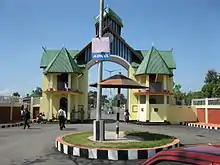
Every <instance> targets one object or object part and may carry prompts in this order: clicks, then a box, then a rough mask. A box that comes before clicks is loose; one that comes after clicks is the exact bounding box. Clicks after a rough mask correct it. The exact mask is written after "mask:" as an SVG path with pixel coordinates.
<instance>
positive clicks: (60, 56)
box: [44, 48, 82, 74]
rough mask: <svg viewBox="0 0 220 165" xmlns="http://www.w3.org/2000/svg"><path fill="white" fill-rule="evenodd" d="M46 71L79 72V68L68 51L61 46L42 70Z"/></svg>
mask: <svg viewBox="0 0 220 165" xmlns="http://www.w3.org/2000/svg"><path fill="white" fill-rule="evenodd" d="M46 73H78V74H81V73H82V72H81V70H80V69H79V67H78V66H77V64H76V62H75V61H74V59H73V57H71V55H70V53H69V52H68V51H67V50H66V49H65V48H62V49H61V50H60V52H59V53H57V55H56V56H55V57H54V58H53V59H52V60H51V61H50V63H49V65H48V66H47V67H46V69H45V70H44V74H46Z"/></svg>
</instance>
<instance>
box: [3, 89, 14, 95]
mask: <svg viewBox="0 0 220 165" xmlns="http://www.w3.org/2000/svg"><path fill="white" fill-rule="evenodd" d="M13 92H14V91H13V90H10V89H3V90H0V96H9V95H11V94H12V93H13Z"/></svg>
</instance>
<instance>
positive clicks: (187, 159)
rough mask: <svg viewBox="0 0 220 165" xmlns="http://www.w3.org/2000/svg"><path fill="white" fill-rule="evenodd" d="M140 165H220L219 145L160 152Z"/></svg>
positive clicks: (204, 145) (203, 145) (202, 145)
mask: <svg viewBox="0 0 220 165" xmlns="http://www.w3.org/2000/svg"><path fill="white" fill-rule="evenodd" d="M142 165H220V144H201V145H197V146H191V147H180V148H175V149H170V150H165V151H161V152H159V153H157V154H156V155H154V156H153V157H151V158H149V159H147V160H146V161H145V162H144V163H142Z"/></svg>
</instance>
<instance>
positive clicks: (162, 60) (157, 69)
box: [135, 47, 175, 75]
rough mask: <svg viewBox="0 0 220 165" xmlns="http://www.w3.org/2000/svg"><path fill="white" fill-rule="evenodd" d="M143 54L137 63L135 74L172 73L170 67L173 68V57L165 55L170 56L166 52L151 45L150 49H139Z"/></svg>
mask: <svg viewBox="0 0 220 165" xmlns="http://www.w3.org/2000/svg"><path fill="white" fill-rule="evenodd" d="M141 52H142V55H144V59H143V61H142V62H141V64H140V65H139V67H138V69H137V71H136V73H135V74H136V75H140V74H172V69H174V66H175V63H174V60H171V59H173V58H171V57H172V56H171V57H165V56H170V54H168V53H164V54H163V51H162V53H161V51H158V50H157V49H156V48H154V47H152V48H151V50H150V51H141Z"/></svg>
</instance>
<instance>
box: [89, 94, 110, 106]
mask: <svg viewBox="0 0 220 165" xmlns="http://www.w3.org/2000/svg"><path fill="white" fill-rule="evenodd" d="M96 102H97V92H96V91H89V93H88V103H89V105H94V106H96ZM108 102H109V101H108V99H107V96H106V95H102V97H101V105H103V104H105V103H108Z"/></svg>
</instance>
